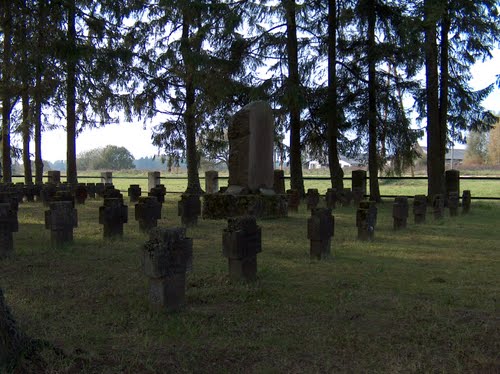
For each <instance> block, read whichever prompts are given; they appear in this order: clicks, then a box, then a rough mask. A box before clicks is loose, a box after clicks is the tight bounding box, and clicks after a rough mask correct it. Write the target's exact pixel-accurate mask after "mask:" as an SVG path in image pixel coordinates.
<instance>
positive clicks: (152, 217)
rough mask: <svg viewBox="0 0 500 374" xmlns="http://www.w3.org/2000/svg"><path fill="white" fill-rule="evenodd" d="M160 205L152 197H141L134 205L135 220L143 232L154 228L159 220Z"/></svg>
mask: <svg viewBox="0 0 500 374" xmlns="http://www.w3.org/2000/svg"><path fill="white" fill-rule="evenodd" d="M161 206H162V205H161V203H160V202H159V201H158V199H157V198H156V197H154V196H143V197H140V198H139V201H138V203H137V204H135V220H136V221H138V222H139V229H140V230H141V231H143V232H146V231H149V230H151V229H152V228H154V227H156V226H157V224H158V220H159V219H160V218H161Z"/></svg>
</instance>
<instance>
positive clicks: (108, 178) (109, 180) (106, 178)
mask: <svg viewBox="0 0 500 374" xmlns="http://www.w3.org/2000/svg"><path fill="white" fill-rule="evenodd" d="M101 183H103V184H113V172H111V171H103V172H102V173H101Z"/></svg>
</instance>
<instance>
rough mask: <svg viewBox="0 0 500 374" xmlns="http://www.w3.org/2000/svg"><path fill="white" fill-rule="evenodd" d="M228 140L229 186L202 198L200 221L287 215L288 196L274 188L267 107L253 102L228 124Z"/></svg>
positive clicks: (271, 125)
mask: <svg viewBox="0 0 500 374" xmlns="http://www.w3.org/2000/svg"><path fill="white" fill-rule="evenodd" d="M228 139H229V181H228V187H227V189H226V190H225V191H224V192H219V193H213V194H210V193H209V194H205V195H204V196H203V218H208V219H224V218H228V217H235V216H244V215H248V214H250V215H254V216H256V217H267V218H271V217H284V216H286V215H287V197H286V195H280V194H276V193H275V192H274V189H273V185H274V168H273V148H274V147H273V141H274V140H273V139H274V122H273V112H272V109H271V107H270V106H269V104H268V103H266V102H264V101H255V102H251V103H250V104H248V105H246V106H245V107H243V108H242V109H241V110H240V111H238V112H237V113H236V114H235V115H234V116H233V118H232V121H231V123H230V125H229V129H228Z"/></svg>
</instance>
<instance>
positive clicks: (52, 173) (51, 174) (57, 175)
mask: <svg viewBox="0 0 500 374" xmlns="http://www.w3.org/2000/svg"><path fill="white" fill-rule="evenodd" d="M47 183H53V184H59V183H61V172H60V171H59V170H49V171H48V172H47Z"/></svg>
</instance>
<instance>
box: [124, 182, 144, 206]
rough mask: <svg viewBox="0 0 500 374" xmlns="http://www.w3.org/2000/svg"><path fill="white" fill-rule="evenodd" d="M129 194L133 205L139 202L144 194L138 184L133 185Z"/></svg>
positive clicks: (129, 189)
mask: <svg viewBox="0 0 500 374" xmlns="http://www.w3.org/2000/svg"><path fill="white" fill-rule="evenodd" d="M127 192H128V196H129V198H130V202H131V203H136V202H137V201H139V197H141V194H142V190H141V187H140V186H139V185H138V184H131V185H130V187H129V188H128V191H127Z"/></svg>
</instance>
